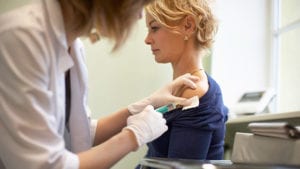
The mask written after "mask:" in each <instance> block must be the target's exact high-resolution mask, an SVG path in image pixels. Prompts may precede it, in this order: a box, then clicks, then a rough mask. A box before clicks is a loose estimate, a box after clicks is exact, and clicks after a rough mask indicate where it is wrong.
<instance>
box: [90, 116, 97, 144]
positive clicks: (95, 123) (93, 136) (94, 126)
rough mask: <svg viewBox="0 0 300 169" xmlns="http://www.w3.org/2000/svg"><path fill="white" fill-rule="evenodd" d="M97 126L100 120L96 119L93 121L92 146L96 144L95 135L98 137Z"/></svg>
mask: <svg viewBox="0 0 300 169" xmlns="http://www.w3.org/2000/svg"><path fill="white" fill-rule="evenodd" d="M97 124H98V120H96V119H91V127H90V128H91V129H90V131H91V141H92V145H93V144H94V141H95V135H96V130H97Z"/></svg>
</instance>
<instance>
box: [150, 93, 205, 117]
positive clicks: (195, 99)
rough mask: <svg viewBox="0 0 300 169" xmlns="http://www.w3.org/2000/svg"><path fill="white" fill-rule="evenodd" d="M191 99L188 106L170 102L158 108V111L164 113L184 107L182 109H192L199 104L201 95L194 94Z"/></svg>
mask: <svg viewBox="0 0 300 169" xmlns="http://www.w3.org/2000/svg"><path fill="white" fill-rule="evenodd" d="M189 100H191V102H192V103H191V104H190V105H188V106H184V107H183V106H182V105H180V104H179V103H170V104H167V105H165V106H162V107H159V108H157V109H156V111H158V112H160V113H162V114H164V113H166V112H169V111H171V110H174V109H178V108H182V110H187V109H191V108H193V107H197V106H198V105H199V97H198V96H194V97H192V98H190V99H189Z"/></svg>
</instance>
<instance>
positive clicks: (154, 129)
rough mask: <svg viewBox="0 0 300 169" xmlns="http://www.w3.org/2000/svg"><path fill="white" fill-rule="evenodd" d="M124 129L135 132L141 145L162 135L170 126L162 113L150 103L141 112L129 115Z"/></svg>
mask: <svg viewBox="0 0 300 169" xmlns="http://www.w3.org/2000/svg"><path fill="white" fill-rule="evenodd" d="M124 129H129V130H131V131H132V132H133V133H134V135H135V137H136V140H137V143H138V145H139V147H140V146H142V145H144V144H146V143H148V142H150V141H152V140H154V139H156V138H157V137H159V136H160V135H162V134H163V133H164V132H165V131H167V130H168V126H167V125H166V120H165V119H164V118H163V116H162V114H160V113H158V112H156V111H155V110H154V108H153V106H151V105H149V106H147V107H146V108H145V109H144V110H143V111H142V112H141V113H139V114H136V115H132V116H130V117H128V119H127V126H126V127H125V128H124Z"/></svg>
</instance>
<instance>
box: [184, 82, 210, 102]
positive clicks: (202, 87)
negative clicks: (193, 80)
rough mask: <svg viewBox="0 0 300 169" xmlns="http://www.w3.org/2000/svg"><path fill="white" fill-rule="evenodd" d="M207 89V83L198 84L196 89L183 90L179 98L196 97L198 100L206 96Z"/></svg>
mask: <svg viewBox="0 0 300 169" xmlns="http://www.w3.org/2000/svg"><path fill="white" fill-rule="evenodd" d="M208 88H209V85H208V83H198V84H197V87H196V89H191V88H185V90H184V91H183V92H182V94H181V97H184V98H187V99H189V98H191V97H194V96H198V97H199V98H201V97H202V96H204V95H205V94H206V92H207V91H208Z"/></svg>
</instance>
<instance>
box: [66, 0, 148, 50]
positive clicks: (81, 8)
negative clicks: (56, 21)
mask: <svg viewBox="0 0 300 169" xmlns="http://www.w3.org/2000/svg"><path fill="white" fill-rule="evenodd" d="M60 1H66V2H67V3H68V4H69V8H71V9H72V10H73V12H74V13H75V16H74V17H73V20H72V21H71V23H70V25H71V29H72V30H74V31H76V32H79V33H80V34H82V35H84V36H89V35H90V34H91V33H93V30H95V31H96V32H97V34H98V35H99V36H102V37H106V38H109V39H111V40H113V41H114V42H115V45H114V48H113V50H116V49H118V48H119V47H120V46H122V44H123V43H124V42H125V40H126V39H127V37H128V35H129V34H130V31H131V28H132V26H133V25H134V23H135V22H136V21H137V20H138V17H139V12H140V11H141V10H142V9H143V7H144V6H145V5H146V4H148V3H149V2H151V0H60ZM101 30H105V34H103V35H101Z"/></svg>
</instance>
